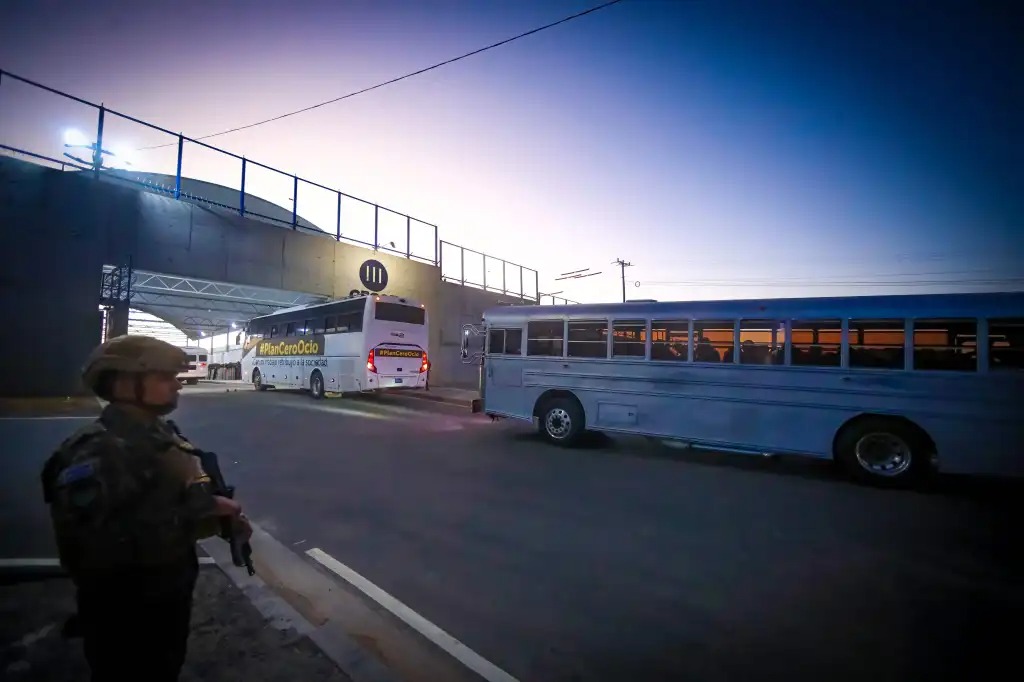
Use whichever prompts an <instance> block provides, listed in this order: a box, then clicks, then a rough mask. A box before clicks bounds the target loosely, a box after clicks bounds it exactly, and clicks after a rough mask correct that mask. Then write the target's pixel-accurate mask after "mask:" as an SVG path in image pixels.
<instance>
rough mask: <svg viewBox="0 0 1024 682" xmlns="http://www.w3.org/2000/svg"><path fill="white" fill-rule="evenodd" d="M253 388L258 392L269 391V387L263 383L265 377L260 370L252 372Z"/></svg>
mask: <svg viewBox="0 0 1024 682" xmlns="http://www.w3.org/2000/svg"><path fill="white" fill-rule="evenodd" d="M252 387H253V388H255V389H256V390H257V391H265V390H267V385H266V384H264V383H263V375H262V374H260V371H259V370H258V369H254V370H253V371H252Z"/></svg>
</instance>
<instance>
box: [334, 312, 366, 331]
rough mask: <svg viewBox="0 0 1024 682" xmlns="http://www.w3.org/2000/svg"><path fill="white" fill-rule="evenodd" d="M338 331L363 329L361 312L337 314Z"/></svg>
mask: <svg viewBox="0 0 1024 682" xmlns="http://www.w3.org/2000/svg"><path fill="white" fill-rule="evenodd" d="M338 331H340V332H361V331H363V313H362V312H358V313H345V314H343V315H338Z"/></svg>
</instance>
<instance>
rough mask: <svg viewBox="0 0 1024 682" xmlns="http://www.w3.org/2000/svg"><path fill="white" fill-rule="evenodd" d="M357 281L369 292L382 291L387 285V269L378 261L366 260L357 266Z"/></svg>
mask: <svg viewBox="0 0 1024 682" xmlns="http://www.w3.org/2000/svg"><path fill="white" fill-rule="evenodd" d="M359 281H360V282H362V283H363V286H364V287H366V288H367V289H369V290H370V291H373V292H380V291H384V288H385V287H387V285H388V271H387V268H385V267H384V264H383V263H381V262H380V261H379V260H368V261H366V262H364V263H363V264H362V265H360V266H359Z"/></svg>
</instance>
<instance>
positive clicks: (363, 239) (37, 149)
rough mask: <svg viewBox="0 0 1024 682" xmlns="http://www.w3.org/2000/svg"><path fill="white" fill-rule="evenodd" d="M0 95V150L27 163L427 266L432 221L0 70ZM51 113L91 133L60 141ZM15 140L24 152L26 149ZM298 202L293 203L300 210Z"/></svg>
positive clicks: (434, 242) (435, 244) (434, 252)
mask: <svg viewBox="0 0 1024 682" xmlns="http://www.w3.org/2000/svg"><path fill="white" fill-rule="evenodd" d="M23 86H27V87H28V89H27V90H26V89H23ZM19 90H20V91H21V94H22V95H23V96H24V97H23V99H22V100H18V99H17V97H18V95H19ZM49 95H56V96H57V97H59V98H61V99H60V100H59V102H60V104H59V106H53V104H52V103H50V104H46V103H42V106H38V105H39V104H40V103H41V102H40V98H41V97H43V96H49ZM12 98H13V99H12ZM0 101H2V106H0V149H2V150H5V151H7V152H10V153H15V154H22V155H25V156H27V157H29V158H31V159H32V160H33V161H36V162H49V163H51V164H53V165H54V166H55V167H60V168H61V169H62V170H72V169H73V170H76V171H91V172H93V173H94V174H95V176H96V177H104V178H116V179H117V180H118V181H122V182H129V183H133V184H137V185H141V186H144V187H146V188H147V189H149V190H151V191H156V192H161V193H164V194H167V195H169V196H173V197H174V198H175V199H179V200H186V201H192V202H202V203H205V204H207V205H210V206H216V207H220V208H224V209H228V210H231V211H237V212H238V213H239V214H241V215H243V216H252V217H255V218H259V219H261V220H266V221H270V222H273V223H277V224H280V225H284V226H286V227H290V228H291V229H294V230H298V229H304V230H306V231H311V230H312V231H316V232H320V233H323V234H326V235H329V236H333V237H334V238H335V240H337V241H344V242H350V243H354V244H359V245H362V246H367V247H370V248H372V249H374V250H378V251H385V252H391V253H394V254H396V255H399V256H404V257H405V258H408V259H411V260H418V261H423V262H426V263H430V264H432V265H435V266H437V265H439V264H440V252H439V249H440V241H439V239H438V233H437V225H435V224H433V223H428V222H426V221H425V220H420V219H418V218H414V217H412V216H410V215H408V214H406V213H402V212H401V211H396V210H395V209H392V208H388V207H386V206H381V205H380V204H377V203H375V202H372V201H368V200H366V199H361V198H359V197H356V196H353V195H351V194H348V193H346V192H342V191H340V190H337V189H332V188H330V187H327V186H326V185H322V184H320V183H317V182H313V181H311V180H306V179H304V178H300V177H299V176H298V175H297V174H294V173H286V172H285V171H282V170H279V169H277V168H274V167H272V166H269V165H267V164H264V163H260V162H259V161H254V160H252V159H248V158H246V157H244V156H240V155H238V154H234V153H232V152H229V151H226V150H224V149H220V148H218V147H214V146H213V145H210V144H207V143H205V142H201V141H200V140H197V139H194V138H190V137H187V136H185V135H183V134H181V133H175V132H172V131H170V130H167V129H166V128H162V127H160V126H157V125H154V124H152V123H147V122H146V121H143V120H140V119H138V118H135V117H133V116H129V115H127V114H123V113H121V112H118V111H114V110H113V109H108V108H107V107H105V106H104V105H103V104H95V103H93V102H89V101H87V100H85V99H82V98H80V97H76V96H74V95H69V94H67V93H65V92H61V91H60V90H56V89H54V88H51V87H48V86H46V85H43V84H41V83H37V82H35V81H32V80H29V79H27V78H22V77H21V76H17V75H15V74H13V73H10V72H9V71H3V70H0ZM33 104H36V105H37V106H35V107H33V106H32V105H33ZM76 107H77V108H81V107H85V108H86V111H88V110H89V109H92V110H95V119H94V123H89V122H88V118H89V117H88V116H85V115H83V113H82V112H81V111H76ZM54 109H63V110H64V112H63V119H62V121H61V123H62V124H64V125H66V124H67V123H71V122H75V121H78V122H80V127H82V128H85V127H86V126H82V125H81V123H86V125H87V126H88V128H89V129H90V130H92V131H93V134H92V135H89V134H86V133H82V132H77V133H76V137H77V138H78V139H77V140H69V139H65V140H64V143H63V144H61V143H60V141H59V135H58V133H57V131H55V130H54V129H53V127H52V125H53V116H54V114H53V110H54ZM14 121H18V123H19V128H21V132H20V133H19V134H18V137H19V140H20V141H22V144H17V145H16V144H7V142H8V140H4V139H3V136H4V135H5V130H6V129H9V127H10V124H11V123H12V122H14ZM40 122H42V123H43V124H44V125H45V126H47V127H46V129H45V130H43V131H39V130H36V131H31V128H32V125H33V124H39V123H40ZM32 132H34V133H35V135H34V136H33V134H32ZM33 138H34V139H33ZM129 140H142V141H144V142H143V144H138V143H137V142H136V143H133V144H132V149H131V150H129V151H130V155H131V156H132V157H135V156H139V157H144V158H145V160H144V161H143V162H142V164H143V165H144V166H145V167H146V168H147V169H148V170H147V171H146V172H139V171H137V170H135V169H134V166H135V163H134V162H132V161H130V160H129V159H128V155H126V154H125V153H124V152H123V151H122V150H119V149H117V144H118V143H122V142H123V143H127V142H128V141H129ZM12 142H13V141H12ZM25 143H27V146H28V147H34V149H26V148H25V146H26V144H25ZM67 149H72V150H76V149H79V150H86V151H88V152H89V154H90V156H91V158H81V157H80V156H75V155H74V154H72V153H70V152H68V151H65V150H67ZM47 152H50V153H47ZM193 167H194V169H195V170H194V171H193V170H192V168H193ZM232 167H233V168H234V170H233V172H232ZM183 171H184V174H183ZM232 174H233V175H234V177H235V178H236V179H237V181H236V182H235V184H233V185H224V184H223V183H224V182H230V178H231V177H232ZM247 200H248V201H249V202H250V205H248V206H247V205H246V201H247ZM300 201H302V202H303V205H302V206H301V207H300V205H299V202H300ZM254 204H255V205H254ZM359 214H361V215H359ZM414 228H415V232H416V233H415V234H414ZM414 242H415V243H416V245H415V246H414Z"/></svg>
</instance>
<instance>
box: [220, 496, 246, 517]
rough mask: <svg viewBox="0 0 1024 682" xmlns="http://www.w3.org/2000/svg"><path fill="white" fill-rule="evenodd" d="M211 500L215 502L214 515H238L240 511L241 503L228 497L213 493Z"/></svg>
mask: <svg viewBox="0 0 1024 682" xmlns="http://www.w3.org/2000/svg"><path fill="white" fill-rule="evenodd" d="M213 501H214V503H215V506H214V508H213V514H214V516H238V515H239V514H241V513H242V505H240V504H238V503H237V502H235V501H234V500H232V499H230V498H227V497H221V496H220V495H214V496H213Z"/></svg>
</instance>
